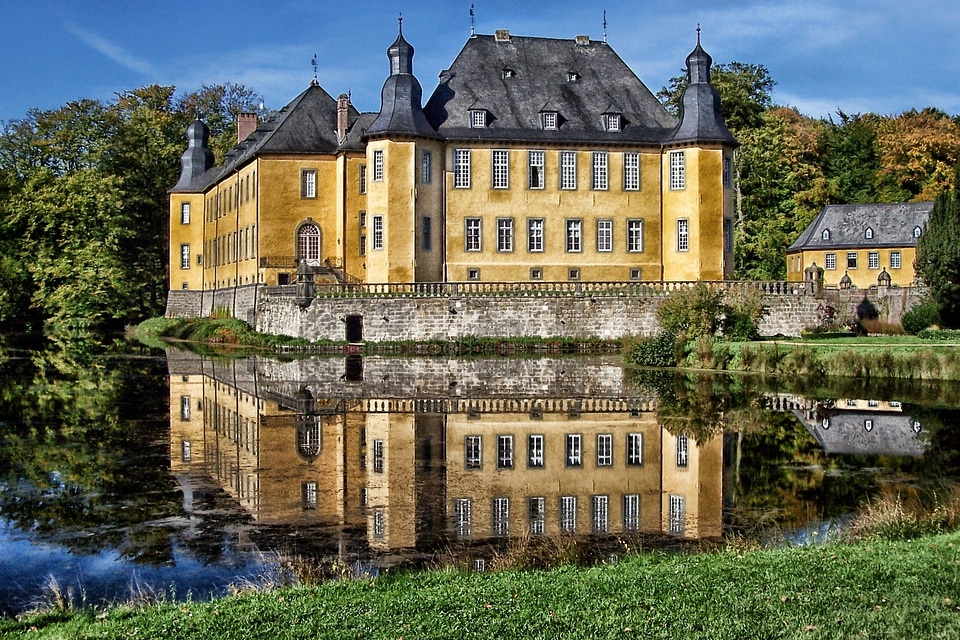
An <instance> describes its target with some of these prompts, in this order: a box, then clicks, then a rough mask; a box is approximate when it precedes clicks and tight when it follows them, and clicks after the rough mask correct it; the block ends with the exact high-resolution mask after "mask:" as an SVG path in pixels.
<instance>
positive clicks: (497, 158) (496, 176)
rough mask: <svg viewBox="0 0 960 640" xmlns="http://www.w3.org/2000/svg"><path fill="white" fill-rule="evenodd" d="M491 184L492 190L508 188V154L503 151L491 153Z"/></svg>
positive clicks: (495, 150) (498, 150)
mask: <svg viewBox="0 0 960 640" xmlns="http://www.w3.org/2000/svg"><path fill="white" fill-rule="evenodd" d="M492 162H493V182H492V183H491V185H490V186H492V187H493V188H494V189H509V188H510V153H509V152H508V151H506V150H504V149H494V151H493V160H492Z"/></svg>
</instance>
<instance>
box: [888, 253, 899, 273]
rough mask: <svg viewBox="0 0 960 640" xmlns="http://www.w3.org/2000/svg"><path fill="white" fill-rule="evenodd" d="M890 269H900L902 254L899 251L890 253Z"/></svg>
mask: <svg viewBox="0 0 960 640" xmlns="http://www.w3.org/2000/svg"><path fill="white" fill-rule="evenodd" d="M890 268H891V269H899V268H900V252H899V251H891V252H890Z"/></svg>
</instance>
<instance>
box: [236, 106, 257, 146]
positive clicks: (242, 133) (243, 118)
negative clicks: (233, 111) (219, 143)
mask: <svg viewBox="0 0 960 640" xmlns="http://www.w3.org/2000/svg"><path fill="white" fill-rule="evenodd" d="M256 130H257V114H256V113H248V112H243V113H238V114H237V144H240V143H241V142H243V141H244V140H246V139H247V136H249V135H250V134H251V133H253V132H254V131H256Z"/></svg>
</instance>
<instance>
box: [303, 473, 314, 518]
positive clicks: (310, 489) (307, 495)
mask: <svg viewBox="0 0 960 640" xmlns="http://www.w3.org/2000/svg"><path fill="white" fill-rule="evenodd" d="M300 495H301V498H302V501H303V508H304V510H306V511H316V510H317V483H316V481H314V480H311V481H310V482H304V483H303V484H302V485H300Z"/></svg>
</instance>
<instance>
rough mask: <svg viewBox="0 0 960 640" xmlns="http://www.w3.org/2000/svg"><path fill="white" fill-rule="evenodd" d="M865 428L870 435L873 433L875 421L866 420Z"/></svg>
mask: <svg viewBox="0 0 960 640" xmlns="http://www.w3.org/2000/svg"><path fill="white" fill-rule="evenodd" d="M863 428H864V430H865V431H867V432H868V433H869V432H870V431H873V420H864V421H863Z"/></svg>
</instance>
